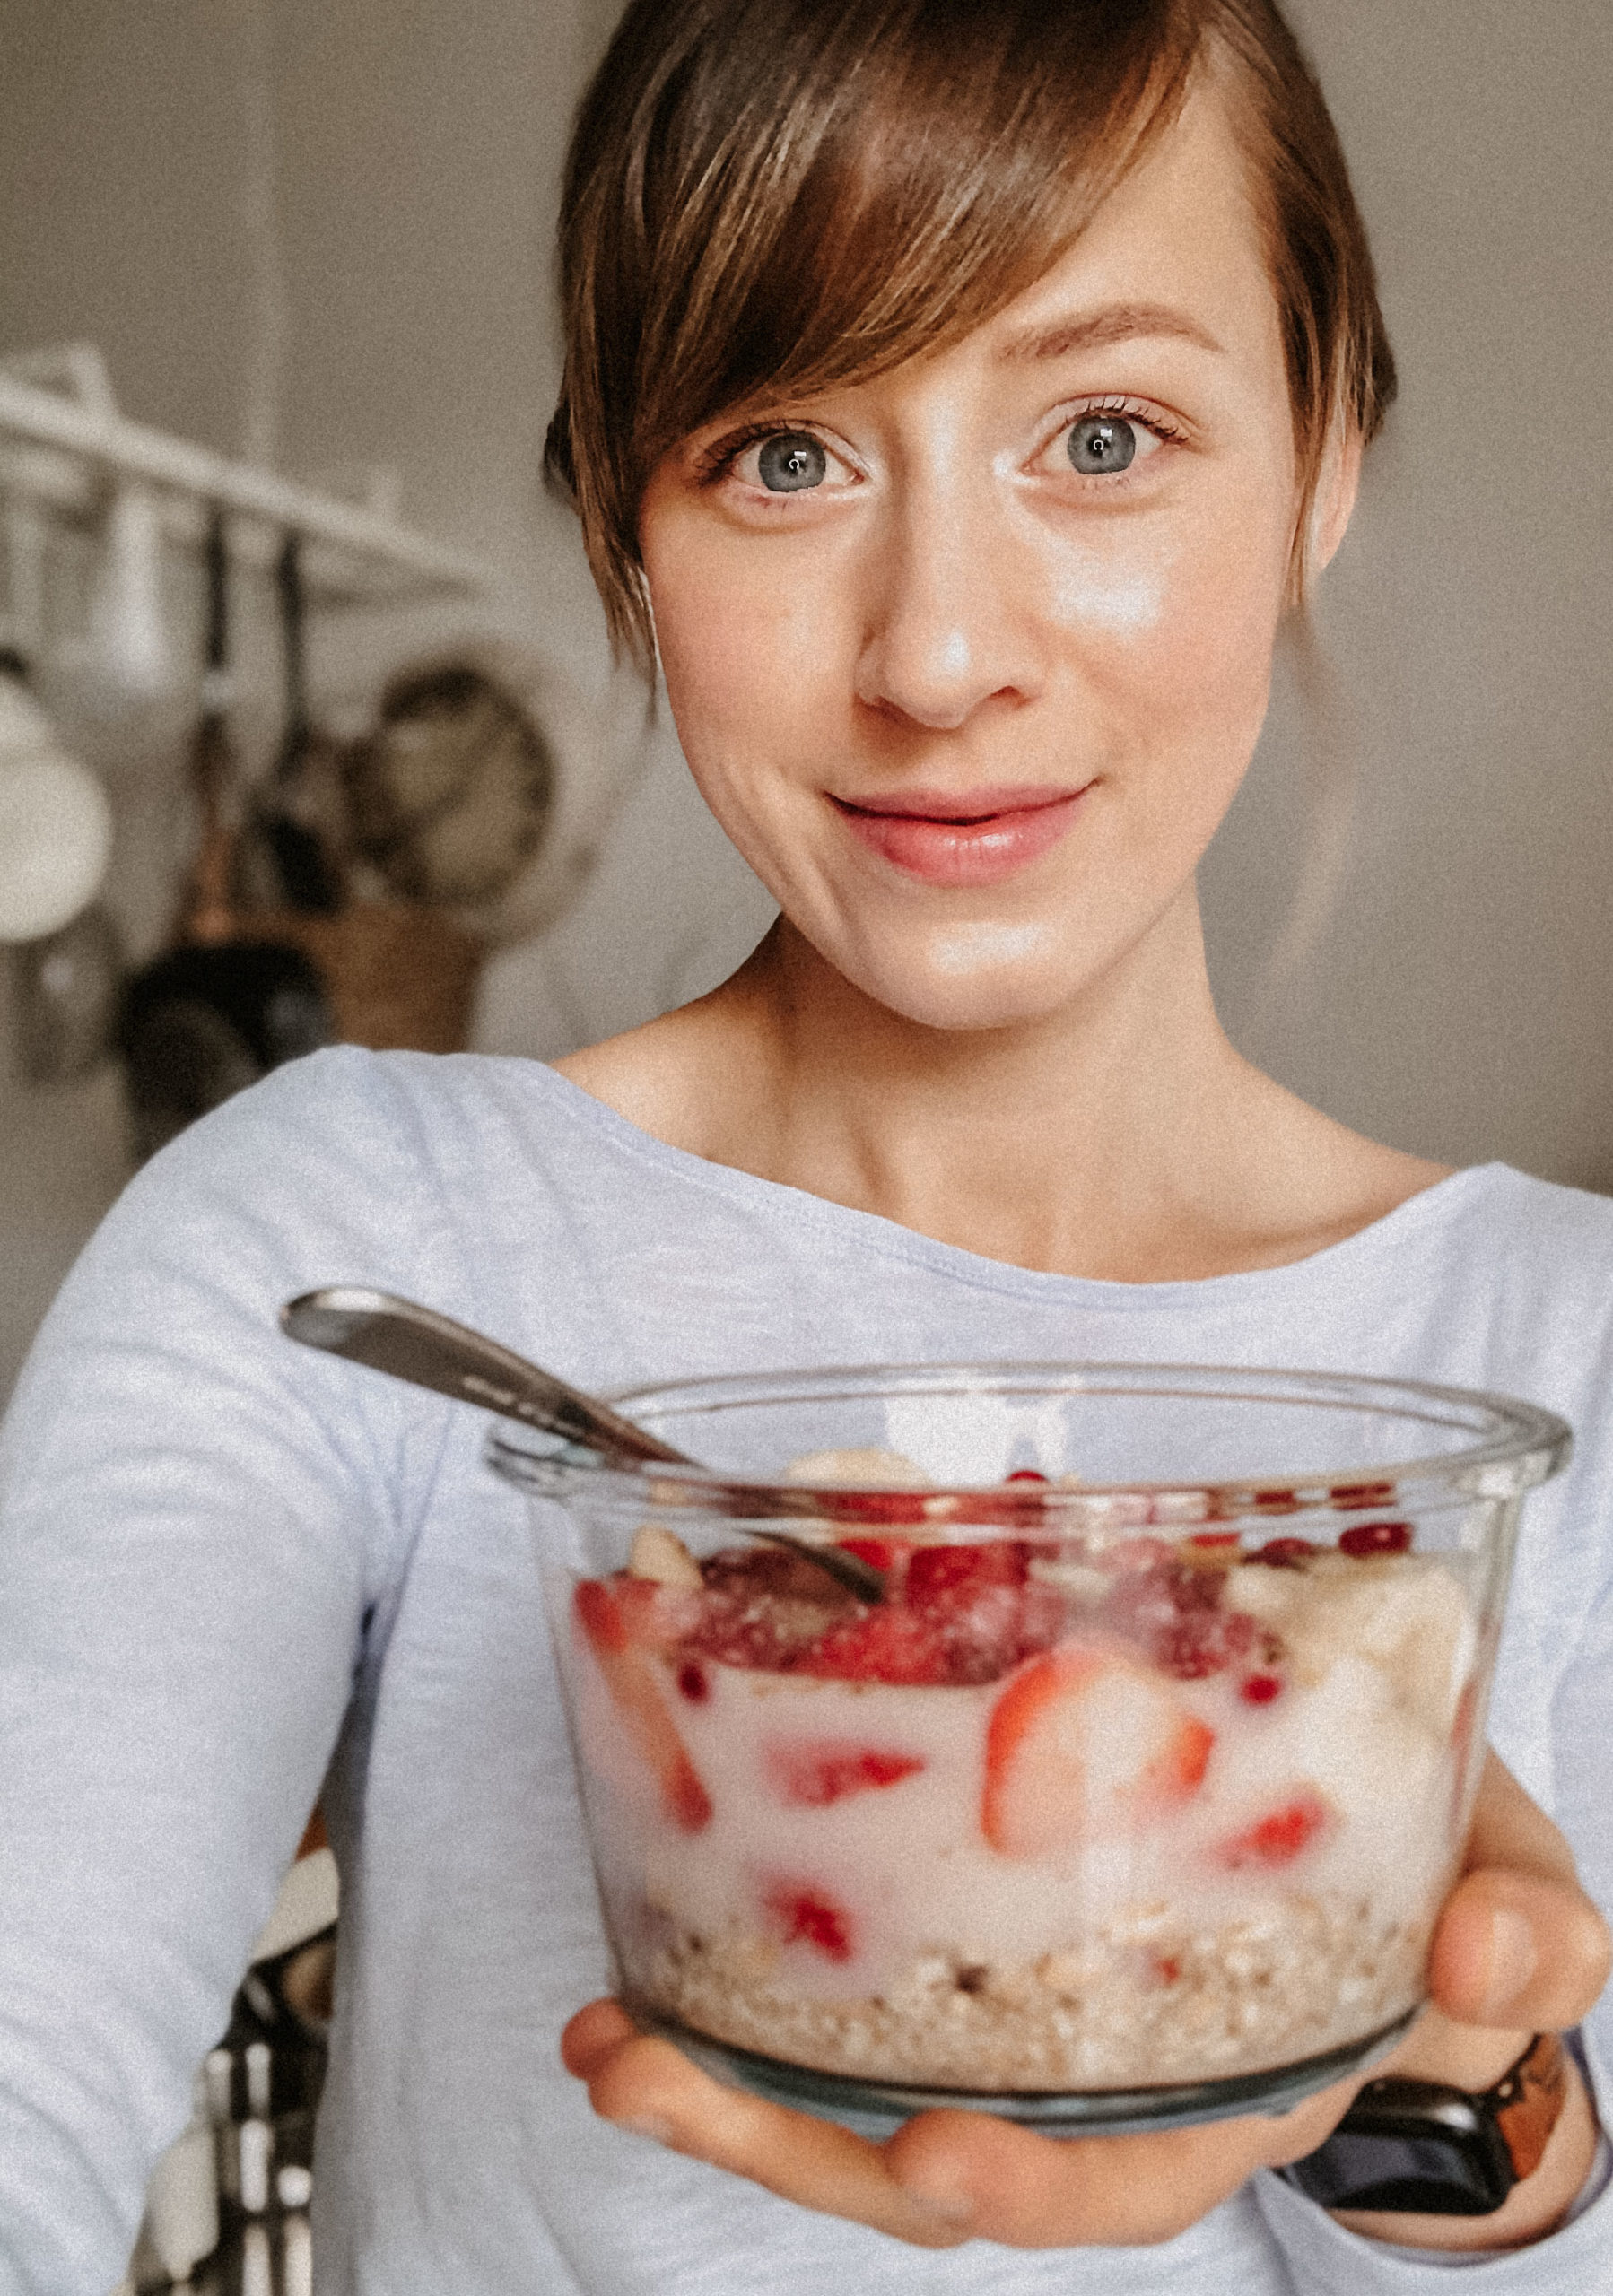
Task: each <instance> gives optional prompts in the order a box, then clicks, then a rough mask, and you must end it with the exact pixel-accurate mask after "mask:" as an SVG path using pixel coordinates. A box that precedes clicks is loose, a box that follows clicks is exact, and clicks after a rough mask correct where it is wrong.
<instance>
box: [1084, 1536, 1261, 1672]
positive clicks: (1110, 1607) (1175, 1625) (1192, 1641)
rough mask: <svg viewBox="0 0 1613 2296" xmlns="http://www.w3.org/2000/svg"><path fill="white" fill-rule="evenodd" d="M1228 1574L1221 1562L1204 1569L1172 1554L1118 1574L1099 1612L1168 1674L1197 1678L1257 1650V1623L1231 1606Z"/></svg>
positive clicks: (1232, 1663)
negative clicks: (1227, 1601)
mask: <svg viewBox="0 0 1613 2296" xmlns="http://www.w3.org/2000/svg"><path fill="white" fill-rule="evenodd" d="M1234 1559H1235V1558H1234ZM1224 1585H1225V1571H1224V1570H1223V1568H1222V1567H1221V1566H1220V1565H1219V1564H1218V1563H1209V1564H1207V1565H1206V1566H1204V1567H1203V1568H1199V1569H1196V1568H1195V1567H1194V1566H1193V1565H1192V1564H1191V1563H1189V1562H1181V1561H1176V1560H1175V1559H1172V1560H1170V1561H1164V1562H1156V1563H1152V1564H1150V1565H1149V1566H1148V1567H1147V1568H1146V1569H1143V1570H1131V1571H1127V1572H1126V1573H1125V1574H1124V1575H1123V1576H1122V1577H1120V1578H1116V1580H1115V1581H1114V1584H1113V1587H1112V1589H1111V1591H1110V1594H1109V1597H1108V1599H1107V1601H1106V1602H1105V1603H1104V1604H1103V1608H1102V1611H1101V1613H1100V1616H1101V1618H1102V1620H1103V1624H1104V1625H1105V1626H1107V1627H1109V1628H1110V1629H1111V1630H1112V1631H1113V1632H1115V1633H1117V1634H1119V1635H1120V1636H1122V1637H1123V1638H1124V1639H1125V1640H1127V1641H1128V1642H1134V1643H1136V1644H1137V1646H1138V1648H1139V1649H1141V1650H1142V1651H1143V1652H1144V1653H1145V1654H1146V1655H1147V1657H1149V1658H1150V1659H1152V1661H1153V1663H1154V1664H1155V1665H1156V1666H1158V1667H1160V1668H1161V1669H1162V1671H1163V1672H1164V1673H1165V1674H1174V1675H1175V1676H1176V1678H1177V1679H1178V1681H1181V1682H1196V1681H1199V1680H1201V1679H1202V1678H1203V1677H1204V1676H1205V1675H1207V1674H1222V1673H1225V1671H1226V1669H1227V1668H1228V1667H1231V1666H1235V1665H1240V1664H1242V1662H1243V1661H1245V1660H1247V1659H1248V1658H1249V1657H1251V1656H1252V1655H1253V1652H1254V1648H1255V1643H1256V1639H1257V1629H1256V1626H1255V1622H1254V1620H1253V1619H1252V1618H1251V1617H1250V1616H1249V1615H1248V1614H1247V1613H1245V1612H1242V1611H1238V1610H1232V1609H1229V1608H1228V1607H1227V1606H1226V1605H1225V1602H1224V1600H1223V1589H1224Z"/></svg>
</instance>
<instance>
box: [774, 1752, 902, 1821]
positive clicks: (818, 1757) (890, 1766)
mask: <svg viewBox="0 0 1613 2296" xmlns="http://www.w3.org/2000/svg"><path fill="white" fill-rule="evenodd" d="M923 1767H924V1757H923V1756H922V1754H906V1753H899V1752H896V1751H895V1750H894V1748H892V1747H886V1746H863V1745H859V1744H856V1743H855V1741H854V1740H852V1739H850V1738H800V1739H795V1740H791V1741H785V1740H780V1739H775V1740H774V1741H773V1743H772V1744H771V1745H770V1746H766V1747H764V1748H763V1754H762V1770H763V1776H764V1777H765V1778H766V1779H767V1782H768V1784H769V1785H770V1786H771V1787H772V1789H773V1791H774V1793H775V1794H776V1795H777V1796H779V1799H780V1801H781V1802H783V1803H784V1804H785V1805H786V1806H787V1807H789V1808H791V1809H798V1810H826V1809H827V1808H828V1807H829V1805H830V1804H831V1803H832V1802H843V1801H844V1800H845V1798H846V1796H848V1795H849V1794H867V1793H870V1792H872V1791H874V1790H876V1788H878V1787H882V1786H899V1785H900V1784H901V1782H902V1779H904V1778H913V1777H916V1776H917V1775H918V1773H919V1771H920V1770H922V1769H923Z"/></svg>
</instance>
